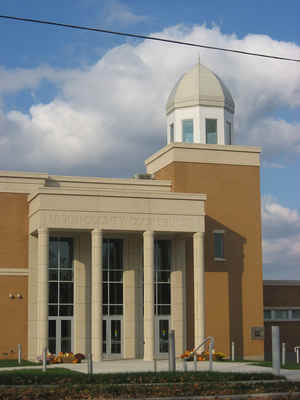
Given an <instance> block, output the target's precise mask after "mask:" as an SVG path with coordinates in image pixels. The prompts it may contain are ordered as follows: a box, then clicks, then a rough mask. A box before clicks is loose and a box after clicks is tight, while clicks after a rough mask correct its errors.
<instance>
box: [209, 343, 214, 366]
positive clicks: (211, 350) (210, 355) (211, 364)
mask: <svg viewBox="0 0 300 400" xmlns="http://www.w3.org/2000/svg"><path fill="white" fill-rule="evenodd" d="M213 349H214V343H213V341H212V339H211V340H210V342H209V346H208V351H209V370H210V371H212V370H213Z"/></svg>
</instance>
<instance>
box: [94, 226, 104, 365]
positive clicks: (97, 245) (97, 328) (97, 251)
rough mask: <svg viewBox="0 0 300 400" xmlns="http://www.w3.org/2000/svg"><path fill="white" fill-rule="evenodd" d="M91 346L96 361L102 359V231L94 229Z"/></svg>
mask: <svg viewBox="0 0 300 400" xmlns="http://www.w3.org/2000/svg"><path fill="white" fill-rule="evenodd" d="M91 278H92V282H91V317H92V324H91V333H92V337H91V342H92V343H91V347H92V355H93V360H94V361H99V360H101V359H102V231H101V230H100V229H94V230H93V231H92V274H91Z"/></svg>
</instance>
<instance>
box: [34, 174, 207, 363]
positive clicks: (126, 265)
mask: <svg viewBox="0 0 300 400" xmlns="http://www.w3.org/2000/svg"><path fill="white" fill-rule="evenodd" d="M128 181H129V180H128ZM130 181H132V180H130ZM129 186H130V187H129V188H127V190H126V191H125V190H116V189H112V188H106V189H101V190H100V189H84V188H82V187H80V188H79V187H76V188H65V187H61V188H56V187H51V188H47V187H44V188H40V189H39V190H38V191H37V192H36V193H34V194H32V195H30V196H29V200H28V201H29V216H30V225H29V226H30V272H29V358H31V359H35V358H36V356H37V355H39V354H41V352H42V349H43V348H44V347H45V346H48V345H49V344H50V341H49V340H50V339H49V340H48V338H49V337H51V336H50V325H49V321H50V320H55V321H57V322H56V324H58V325H57V326H58V328H56V332H58V334H59V335H60V343H61V342H62V340H65V343H70V346H72V347H71V349H72V351H74V352H82V353H84V354H86V353H87V352H89V351H91V352H92V354H93V358H94V360H100V359H102V358H105V357H110V358H113V357H114V356H115V355H118V356H119V357H122V358H141V357H143V358H144V359H145V360H152V359H153V357H154V355H155V354H159V353H163V350H164V340H165V337H166V335H167V331H168V330H169V329H175V332H176V350H177V353H178V354H180V353H181V352H182V351H184V350H185V346H186V329H187V328H186V325H187V321H186V301H185V240H186V238H188V237H193V238H194V239H193V241H194V285H195V287H194V304H195V306H194V326H195V334H194V335H195V344H197V343H199V341H201V339H202V338H203V337H204V317H205V316H204V261H203V254H204V250H203V235H204V202H205V199H206V197H205V196H204V195H194V194H192V195H190V194H181V193H173V192H167V191H165V190H159V188H158V190H156V191H150V190H138V189H139V188H137V187H136V186H135V185H134V184H133V183H132V185H129ZM145 186H146V184H145ZM64 238H65V239H68V240H69V242H68V243H69V245H70V246H72V250H70V251H69V252H68V254H69V256H70V257H71V254H72V257H73V258H72V260H71V261H70V263H69V264H68V262H69V261H66V255H65V253H63V251H65V250H59V249H60V248H61V249H63V248H65V247H66V244H65V242H66V240H64ZM54 241H56V242H57V243H56V245H55V246H54V245H53V243H52V242H54ZM60 242H61V243H63V244H58V243H60ZM70 243H72V245H71V244H70ZM49 245H50V249H54V248H55V249H57V250H55V251H57V254H58V257H57V258H55V261H53V260H50V261H49ZM53 246H54V247H53ZM60 246H61V247H60ZM53 251H54V250H53ZM62 254H63V255H62ZM156 254H161V256H160V259H159V258H157V257H158V256H156ZM167 254H169V256H167ZM116 257H117V258H116ZM53 263H57V265H53ZM168 264H169V265H168ZM50 270H53V271H57V274H58V275H59V277H58V278H55V279H57V281H55V282H54V281H53V282H52V281H51V282H52V284H50V283H51V282H50V275H49V271H50ZM71 270H72V271H73V272H72V273H71V272H70V271H71ZM68 271H69V272H68ZM52 275H54V273H53V274H52ZM58 275H57V276H58ZM66 276H69V277H70V276H72V279H71V278H68V279H70V280H69V281H66V279H67V278H66ZM54 283H55V284H54ZM55 285H56V286H55ZM72 285H73V286H72ZM155 285H156V286H155ZM168 285H169V286H168ZM52 286H53V287H57V288H58V289H55V290H57V291H58V294H57V297H58V298H59V297H60V296H61V299H63V298H64V299H65V300H66V301H69V303H68V304H69V308H66V305H68V304H63V302H61V304H60V303H59V301H60V300H59V299H58V300H57V301H58V303H57V304H58V305H57V307H58V308H56V310H58V311H57V314H58V315H57V317H54V316H51V315H49V310H50V300H49V298H50V297H51V296H52V294H51V293H52V292H51V290H52ZM154 287H156V288H157V290H156V291H155V290H154ZM168 287H169V289H168ZM71 288H73V289H71ZM49 290H50V292H49ZM60 290H61V294H60ZM72 290H73V292H72ZM168 290H169V291H170V294H169V298H170V300H169V303H170V304H167V303H168V299H167V293H168ZM68 291H69V292H70V293H71V292H72V295H70V296H69V297H68V294H66V293H67V292H68ZM48 293H49V295H48ZM63 296H64V297H63ZM120 298H121V300H120ZM65 300H64V301H65ZM120 301H121V303H122V304H119V303H118V302H120ZM161 302H162V303H161ZM71 303H72V304H71ZM62 306H65V308H62ZM168 307H169V308H168ZM53 309H54V307H52V308H51V310H53ZM59 310H70V311H64V312H66V313H70V314H72V315H65V316H63V315H60V311H59ZM51 312H52V311H51ZM62 321H71V322H70V323H69V322H62ZM59 324H60V325H59ZM52 325H53V324H52ZM52 325H51V326H52ZM68 327H69V328H68ZM70 329H71V331H70V332H71V339H70V341H69V342H67V337H68V330H70ZM62 330H65V331H66V332H65V335H66V336H65V338H66V339H63V338H62ZM56 349H57V347H56ZM160 355H162V354H160Z"/></svg>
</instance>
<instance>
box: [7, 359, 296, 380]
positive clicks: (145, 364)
mask: <svg viewBox="0 0 300 400" xmlns="http://www.w3.org/2000/svg"><path fill="white" fill-rule="evenodd" d="M57 367H63V368H68V369H70V370H73V371H78V372H83V373H87V367H88V366H87V363H86V362H83V363H81V364H55V365H51V366H48V368H57ZM187 367H188V370H189V371H193V370H194V363H193V362H188V363H187ZM19 368H20V367H19ZM19 368H18V369H19ZM40 368H41V367H40V366H38V367H23V368H22V369H40ZM13 369H16V368H14V367H10V368H0V372H1V371H5V370H13ZM197 369H198V371H208V369H209V363H208V361H201V362H198V363H197ZM93 370H94V373H110V372H147V371H154V362H153V361H144V360H113V361H99V362H94V364H93ZM176 370H177V371H183V362H182V361H181V360H177V361H176ZM213 370H214V371H219V372H252V373H255V372H272V368H268V367H258V366H255V365H251V364H248V363H246V362H243V363H239V362H234V363H231V362H214V363H213ZM157 371H158V372H159V371H168V361H167V360H159V361H157ZM281 375H283V376H285V377H286V378H287V379H288V380H295V381H300V369H299V370H287V369H281Z"/></svg>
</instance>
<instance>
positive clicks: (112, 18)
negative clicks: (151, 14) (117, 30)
mask: <svg viewBox="0 0 300 400" xmlns="http://www.w3.org/2000/svg"><path fill="white" fill-rule="evenodd" d="M145 20H147V17H146V16H143V15H136V14H134V13H133V12H132V11H131V10H130V9H129V7H128V6H127V5H126V4H123V3H121V2H120V1H116V0H113V1H110V2H109V6H108V8H107V15H106V22H107V23H108V24H110V25H113V24H121V25H131V24H137V23H140V22H144V21H145Z"/></svg>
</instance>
